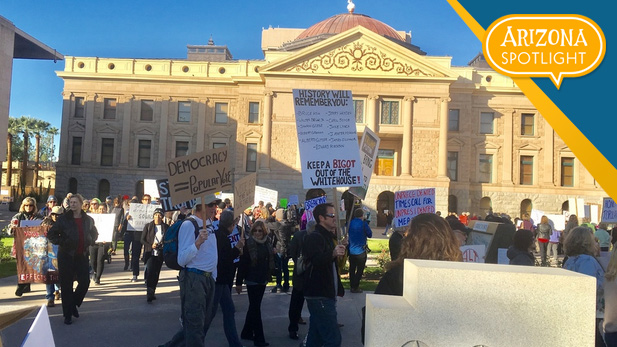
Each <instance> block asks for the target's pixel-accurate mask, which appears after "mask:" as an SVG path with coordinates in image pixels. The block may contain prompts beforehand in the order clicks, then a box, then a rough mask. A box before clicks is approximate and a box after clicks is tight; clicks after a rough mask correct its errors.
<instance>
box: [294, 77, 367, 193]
mask: <svg viewBox="0 0 617 347" xmlns="http://www.w3.org/2000/svg"><path fill="white" fill-rule="evenodd" d="M293 103H294V110H295V113H296V131H297V133H298V145H299V148H300V163H301V168H302V183H303V185H304V189H311V188H334V187H357V186H362V166H361V164H360V151H359V149H358V134H357V132H356V117H355V112H354V108H353V100H352V98H351V91H349V90H312V89H310V90H309V89H294V90H293Z"/></svg>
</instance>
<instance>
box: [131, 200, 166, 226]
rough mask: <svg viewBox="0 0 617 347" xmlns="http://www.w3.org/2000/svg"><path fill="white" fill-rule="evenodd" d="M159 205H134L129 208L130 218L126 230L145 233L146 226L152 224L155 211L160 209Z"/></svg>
mask: <svg viewBox="0 0 617 347" xmlns="http://www.w3.org/2000/svg"><path fill="white" fill-rule="evenodd" d="M160 207H161V206H159V205H152V204H148V205H144V204H137V203H132V204H131V205H130V206H129V216H131V218H130V219H129V220H128V223H127V227H126V230H131V231H143V230H144V227H145V226H146V224H148V223H150V222H152V219H153V215H154V210H156V209H157V208H160Z"/></svg>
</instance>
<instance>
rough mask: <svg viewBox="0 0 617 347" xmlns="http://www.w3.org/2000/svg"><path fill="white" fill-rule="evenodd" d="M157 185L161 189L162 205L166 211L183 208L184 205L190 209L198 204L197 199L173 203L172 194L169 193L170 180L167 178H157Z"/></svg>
mask: <svg viewBox="0 0 617 347" xmlns="http://www.w3.org/2000/svg"><path fill="white" fill-rule="evenodd" d="M156 186H157V187H158V190H159V196H160V201H161V207H162V208H163V211H165V212H168V211H178V210H180V209H181V208H182V206H184V207H186V208H188V209H189V210H190V209H192V208H193V206H195V205H196V204H197V199H191V200H189V201H186V202H182V203H179V204H175V205H173V204H172V203H171V195H170V194H169V180H168V179H167V178H164V179H162V180H156Z"/></svg>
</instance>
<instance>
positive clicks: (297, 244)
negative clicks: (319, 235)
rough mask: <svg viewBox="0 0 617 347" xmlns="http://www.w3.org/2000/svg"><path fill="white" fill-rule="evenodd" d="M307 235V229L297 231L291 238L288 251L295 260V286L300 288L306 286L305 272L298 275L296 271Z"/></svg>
mask: <svg viewBox="0 0 617 347" xmlns="http://www.w3.org/2000/svg"><path fill="white" fill-rule="evenodd" d="M306 235H307V232H306V230H302V231H299V232H296V233H295V234H294V237H293V238H292V239H291V242H290V243H289V250H288V252H287V255H288V256H289V257H290V258H292V259H293V261H294V272H293V277H292V280H293V284H294V288H295V289H298V290H302V288H304V274H302V275H298V274H297V273H296V264H298V257H299V256H300V254H302V246H303V245H304V240H305V239H306Z"/></svg>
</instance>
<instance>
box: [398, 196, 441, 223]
mask: <svg viewBox="0 0 617 347" xmlns="http://www.w3.org/2000/svg"><path fill="white" fill-rule="evenodd" d="M421 213H435V188H424V189H412V190H405V191H400V192H396V193H394V221H393V222H394V227H395V228H399V227H406V226H407V225H409V222H410V221H411V219H412V218H413V217H415V216H417V215H419V214H421Z"/></svg>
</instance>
